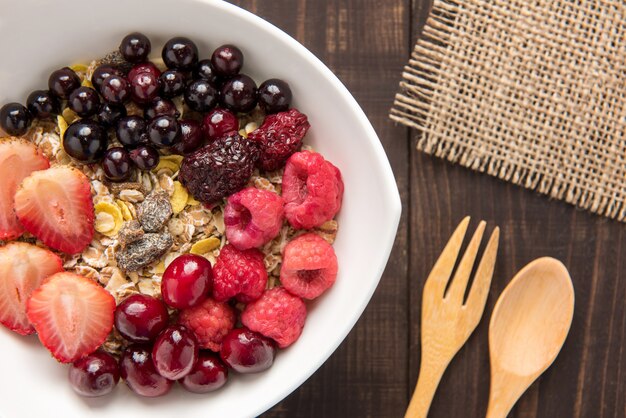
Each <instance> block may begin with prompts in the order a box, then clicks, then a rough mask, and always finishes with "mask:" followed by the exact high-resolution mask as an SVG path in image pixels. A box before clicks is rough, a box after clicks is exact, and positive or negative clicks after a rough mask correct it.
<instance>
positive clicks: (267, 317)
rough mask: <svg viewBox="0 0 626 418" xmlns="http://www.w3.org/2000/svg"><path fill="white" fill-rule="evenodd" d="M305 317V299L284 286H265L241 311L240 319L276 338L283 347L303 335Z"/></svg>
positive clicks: (249, 326) (264, 333)
mask: <svg viewBox="0 0 626 418" xmlns="http://www.w3.org/2000/svg"><path fill="white" fill-rule="evenodd" d="M305 319H306V306H305V305H304V302H303V301H302V299H300V298H299V297H297V296H294V295H292V294H291V293H289V292H287V290H285V288H284V287H282V286H278V287H275V288H273V289H270V290H266V291H265V293H263V296H261V298H260V299H259V300H257V301H256V302H252V303H250V304H248V306H246V309H244V311H243V312H242V314H241V322H242V323H243V324H244V325H245V326H246V327H248V328H250V329H251V330H252V331H256V332H258V333H261V334H263V335H265V336H266V337H269V338H271V339H273V340H274V341H276V343H278V346H279V347H281V348H285V347H287V346H290V345H291V344H293V343H294V342H295V341H296V340H297V339H298V338H299V337H300V334H301V333H302V328H303V327H304V321H305Z"/></svg>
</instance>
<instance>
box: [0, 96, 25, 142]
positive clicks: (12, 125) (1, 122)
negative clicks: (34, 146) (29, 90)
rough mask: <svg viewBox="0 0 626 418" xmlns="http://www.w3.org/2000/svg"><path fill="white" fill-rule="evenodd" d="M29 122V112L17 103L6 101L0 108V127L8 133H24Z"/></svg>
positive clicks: (17, 134) (18, 134)
mask: <svg viewBox="0 0 626 418" xmlns="http://www.w3.org/2000/svg"><path fill="white" fill-rule="evenodd" d="M31 122H32V116H31V114H30V112H29V111H28V109H26V108H25V107H24V106H22V105H21V104H19V103H7V104H5V105H4V106H2V108H0V127H1V128H2V130H3V131H4V132H6V133H8V134H9V135H16V136H21V135H24V134H25V133H26V131H28V128H29V127H30V123H31Z"/></svg>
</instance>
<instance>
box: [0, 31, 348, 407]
mask: <svg viewBox="0 0 626 418" xmlns="http://www.w3.org/2000/svg"><path fill="white" fill-rule="evenodd" d="M151 49H152V46H151V43H150V40H149V39H148V38H147V37H146V36H145V35H142V34H140V33H131V34H129V35H128V36H126V37H125V38H124V39H123V40H122V42H121V44H120V47H119V54H118V59H117V60H114V62H107V63H103V64H101V65H100V66H98V67H97V68H95V70H94V71H93V73H92V76H91V79H90V80H88V82H85V80H82V81H81V79H80V77H79V76H78V75H77V74H76V73H75V72H74V71H73V70H72V69H70V68H67V67H66V68H62V69H60V70H57V71H55V72H53V73H52V75H51V76H50V79H49V86H48V87H49V90H38V91H35V92H33V93H32V94H31V95H30V96H29V97H28V100H27V107H24V106H21V105H19V104H17V103H10V104H8V105H5V106H3V107H2V109H0V127H2V129H4V130H5V131H6V132H7V133H9V134H11V135H23V134H24V133H26V132H27V130H28V128H29V126H30V124H31V122H32V120H33V118H39V119H44V118H49V117H53V116H54V115H58V114H60V113H61V112H62V110H63V109H64V108H65V107H67V108H69V109H70V110H71V111H72V112H74V113H75V114H76V115H77V116H78V119H77V120H76V121H74V122H73V123H72V124H70V125H69V126H68V127H67V129H66V130H65V132H64V135H63V141H62V143H63V149H64V150H65V152H66V153H67V154H69V155H70V156H71V157H72V158H73V159H74V160H76V161H78V162H81V163H83V164H96V163H100V164H101V165H102V169H103V172H104V174H105V176H106V177H107V178H108V179H109V180H110V181H124V180H127V179H128V178H129V177H130V176H131V175H132V173H133V172H134V170H135V169H136V168H138V169H140V170H151V169H152V168H154V167H155V166H157V164H158V163H159V159H160V155H162V154H168V153H178V154H182V155H184V158H183V161H182V164H181V167H180V171H179V172H178V179H179V180H180V182H181V183H182V184H183V185H184V186H186V187H187V189H188V190H189V192H190V193H191V194H192V195H193V196H194V197H195V198H196V199H197V200H199V201H201V202H203V203H205V204H212V203H215V202H218V201H220V200H222V199H225V207H224V211H223V215H224V225H225V231H224V234H225V235H226V238H227V241H228V242H227V243H226V245H224V246H223V247H222V248H221V250H220V251H219V255H218V256H217V259H216V261H215V264H214V265H213V266H212V265H211V263H210V262H209V261H208V259H207V258H204V257H202V256H199V255H195V254H183V255H180V256H178V257H177V258H176V259H174V260H173V261H172V262H171V263H170V264H169V265H168V266H167V268H166V269H165V271H164V273H163V276H162V279H161V283H160V287H161V288H160V290H161V292H160V293H161V298H157V297H153V296H150V295H146V294H133V295H131V296H129V297H127V298H126V299H124V300H122V301H121V302H120V303H119V305H117V306H116V304H115V299H114V298H113V297H112V296H111V294H110V293H109V292H107V291H106V290H105V289H104V288H102V287H101V286H100V285H98V284H97V283H96V282H94V281H92V280H90V279H87V278H85V277H82V276H79V275H77V274H73V273H69V272H65V271H64V269H63V263H62V261H61V259H60V258H59V256H58V255H56V254H55V253H54V252H52V251H50V250H48V249H45V248H40V247H38V246H35V245H32V244H29V243H25V242H12V243H9V244H7V245H4V246H2V247H0V277H3V278H6V280H5V281H6V283H5V285H4V286H0V323H2V324H3V325H4V326H6V327H8V328H10V329H11V330H13V331H15V332H17V333H19V334H23V335H27V334H32V333H35V332H36V333H37V334H38V336H39V339H40V341H41V342H42V344H43V345H44V346H45V347H46V348H47V349H48V350H49V351H50V352H51V353H52V355H53V356H54V357H55V358H56V359H57V360H58V361H59V362H62V363H71V367H70V370H69V380H70V382H71V384H72V387H73V388H74V389H75V390H76V392H78V393H79V394H81V395H84V396H101V395H104V394H107V393H109V392H111V390H112V389H113V388H114V387H115V385H116V384H117V383H118V381H119V379H120V377H121V378H122V379H124V381H125V382H126V384H127V385H128V387H129V388H130V389H131V390H132V391H134V392H135V393H137V394H139V395H141V396H147V397H155V396H161V395H164V394H165V393H167V392H168V391H169V390H170V389H171V387H172V386H173V384H174V382H176V381H177V382H179V383H180V384H181V386H182V387H184V388H185V389H187V390H188V391H191V392H195V393H206V392H211V391H214V390H216V389H218V388H220V387H222V386H223V385H224V384H225V383H226V381H227V379H228V374H229V370H232V371H235V372H237V373H257V372H260V371H263V370H266V369H268V368H269V367H271V366H272V364H273V361H274V357H275V355H276V352H277V349H278V348H285V347H288V346H290V345H291V344H293V343H294V342H295V341H296V340H297V339H298V338H299V337H300V335H301V333H302V330H303V328H304V324H305V321H306V316H307V308H306V303H305V300H312V299H315V298H317V297H319V296H320V295H322V294H323V293H324V292H325V291H326V290H328V289H329V288H330V287H331V286H332V285H333V284H334V282H335V279H336V277H337V271H338V266H337V257H336V255H335V252H334V249H333V247H332V246H331V245H330V244H329V243H328V242H327V241H326V240H325V239H323V238H322V237H321V236H320V235H318V234H317V233H315V231H314V230H315V228H318V227H321V226H322V225H323V224H325V223H326V222H328V221H330V220H332V219H333V218H334V217H335V215H336V214H337V213H338V211H339V209H340V207H341V204H342V199H343V188H344V185H343V179H342V177H341V174H340V172H339V170H338V169H337V168H336V167H335V166H334V165H333V164H332V163H330V162H329V161H327V160H325V159H324V157H323V156H322V155H321V154H319V153H316V152H312V151H300V149H301V146H302V141H303V138H304V136H305V135H306V133H307V132H308V130H309V128H310V125H309V122H308V119H307V117H306V116H305V115H304V114H302V113H300V112H299V111H298V110H297V109H290V104H291V99H292V95H291V90H290V88H289V85H288V84H287V83H285V82H284V81H282V80H278V79H270V80H267V81H265V82H264V83H262V84H261V86H260V87H258V88H257V85H256V83H255V82H254V80H252V79H251V78H250V77H249V76H247V75H245V74H242V73H241V70H242V68H243V63H244V56H243V53H242V52H241V50H239V49H238V48H237V47H235V46H233V45H223V46H221V47H219V48H217V49H216V50H215V51H214V52H213V54H212V55H211V57H210V59H205V60H199V59H198V49H197V47H196V45H195V44H194V43H193V42H192V41H191V40H189V39H187V38H183V37H176V38H172V39H170V40H169V41H168V42H167V43H166V44H165V46H164V47H163V50H162V59H163V63H164V67H163V66H162V67H161V69H159V67H158V66H157V65H156V64H155V63H153V62H150V61H148V56H149V54H150V52H151ZM162 70H163V71H162ZM178 97H182V99H180V100H183V101H184V106H185V107H184V108H181V107H180V106H178V107H177V105H176V104H175V103H174V100H176V99H177V98H178ZM257 106H258V107H260V109H261V110H262V111H263V113H264V115H265V119H264V121H263V123H262V124H261V126H259V127H258V128H256V129H254V130H252V132H249V131H246V130H245V129H244V130H243V131H240V130H239V128H240V120H239V117H242V115H241V114H242V113H247V112H251V111H252V110H253V109H255V108H256V107H257ZM137 108H140V109H141V112H142V114H138V113H137V112H136V109H137ZM183 113H184V115H185V118H182V119H181V114H183ZM243 116H245V115H243ZM246 118H247V119H249V117H246ZM255 169H256V170H260V171H261V172H267V171H275V170H281V169H282V170H283V175H282V181H281V187H279V188H277V189H278V190H279V191H280V194H279V193H276V192H274V191H270V190H262V189H257V188H255V187H246V185H247V184H248V182H249V180H250V177H251V175H252V173H253V171H254V170H255ZM0 181H1V182H2V184H1V186H2V187H0V240H13V239H16V238H18V237H20V235H21V234H22V233H24V232H25V231H28V232H29V233H31V234H32V235H33V236H35V237H36V238H38V239H39V240H40V241H41V242H42V243H43V244H45V245H46V246H48V247H50V248H52V249H54V250H58V251H62V252H65V253H68V254H77V253H80V252H82V251H83V250H84V248H85V247H86V246H87V245H88V244H89V243H90V242H91V240H92V238H93V236H94V228H93V222H94V206H93V202H92V196H91V189H90V184H89V179H88V178H87V177H86V176H85V174H84V173H83V172H82V171H81V170H79V169H77V168H75V167H67V166H53V167H52V168H50V162H49V161H48V160H47V159H46V158H45V157H44V156H43V155H42V153H41V150H39V149H38V148H37V147H36V146H35V145H34V144H32V143H30V142H28V141H26V140H24V139H20V138H12V139H10V140H7V141H3V142H1V143H0ZM185 198H186V196H185ZM163 199H164V200H163ZM49 202H51V203H50V204H48V203H49ZM163 202H165V205H166V206H167V209H166V210H164V211H161V212H159V211H158V210H157V209H158V208H159V207H161V208H163V207H164V206H163V205H164V203H163ZM152 211H154V213H152ZM163 214H166V215H163ZM171 214H172V206H171V204H170V202H169V201H168V196H167V194H166V193H165V196H164V197H158V196H153V197H152V198H151V197H150V196H148V197H146V199H145V201H144V203H143V205H142V206H141V208H140V210H139V214H138V217H139V221H140V223H139V221H137V220H134V221H132V222H134V223H135V224H137V225H141V227H142V228H144V229H145V230H146V231H148V230H149V231H152V232H154V231H157V230H158V229H159V228H160V227H161V226H162V224H163V223H164V221H163V219H165V220H167V217H169V216H170V215H171ZM161 215H163V216H161ZM151 216H152V217H151ZM286 224H289V226H290V228H287V227H285V226H286ZM155 225H156V226H155ZM128 228H129V230H128V231H130V232H132V231H131V230H132V228H131V227H130V226H129V227H128ZM294 231H295V233H294ZM140 232H141V233H142V234H143V233H144V232H145V231H143V230H141V231H140ZM148 235H152V236H154V237H156V234H154V233H152V234H146V237H147V236H148ZM279 235H280V238H278V239H281V243H283V242H285V241H286V240H285V239H284V238H285V237H288V238H291V239H290V240H289V241H288V242H286V245H285V246H284V250H283V253H282V265H281V267H280V284H276V285H274V284H272V282H270V283H269V284H268V270H266V266H265V261H266V260H265V256H264V253H263V251H264V247H265V246H266V245H272V244H271V242H272V241H273V240H275V239H277V237H279ZM119 236H122V233H121V232H119V235H118V237H119ZM218 238H219V237H218ZM144 239H146V238H144ZM155 239H156V238H155ZM148 241H149V240H148ZM146 242H147V241H146ZM132 243H134V242H132ZM170 246H171V237H170V241H167V243H166V244H165V246H164V247H163V248H161V246H160V245H159V248H160V250H161V249H162V250H163V251H165V250H166V249H167V248H169V247H170ZM281 248H282V246H281ZM160 250H159V251H160ZM120 254H124V253H120V252H118V253H117V254H116V260H117V262H118V265H119V267H121V268H122V269H125V267H123V263H122V261H121V260H123V257H120ZM133 254H134V255H136V254H135V253H133ZM162 254H163V252H159V256H161V255H162ZM137 257H138V258H139V259H140V260H138V261H137V260H134V261H136V262H142V263H144V264H146V265H147V264H148V263H149V262H151V261H152V260H148V261H146V258H145V257H144V256H143V253H140V254H139V255H138V256H137ZM273 272H274V274H275V271H273ZM112 332H113V333H114V334H113V335H120V336H121V337H122V338H123V344H122V347H124V350H123V352H122V354H121V356H120V357H119V359H118V358H116V357H114V356H112V355H110V354H108V353H107V352H105V351H103V350H102V349H100V348H101V347H102V346H103V343H104V342H105V340H106V338H107V336H109V335H112V334H111V333H112ZM105 347H106V345H105Z"/></svg>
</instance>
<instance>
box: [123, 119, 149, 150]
mask: <svg viewBox="0 0 626 418" xmlns="http://www.w3.org/2000/svg"><path fill="white" fill-rule="evenodd" d="M145 132H146V121H145V120H143V118H140V117H139V116H136V115H131V116H126V117H123V118H121V119H120V120H118V122H117V126H116V127H115V133H116V134H117V140H118V141H120V142H121V143H122V145H124V146H125V147H127V148H134V147H136V146H138V145H139V144H141V143H142V142H143V135H144V134H145Z"/></svg>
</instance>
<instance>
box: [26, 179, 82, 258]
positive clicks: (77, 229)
mask: <svg viewBox="0 0 626 418" xmlns="http://www.w3.org/2000/svg"><path fill="white" fill-rule="evenodd" d="M15 213H16V214H17V217H18V218H19V220H20V222H21V224H22V225H24V228H26V230H27V231H28V232H30V233H31V234H33V235H35V236H36V237H37V238H39V239H40V240H41V241H43V243H44V244H46V245H47V246H48V247H51V248H54V249H55V250H59V251H63V252H64V253H68V254H76V253H80V252H81V251H83V250H84V249H85V247H87V245H88V244H89V243H90V242H91V239H92V238H93V234H94V229H93V220H94V213H93V202H92V201H91V188H90V186H89V179H87V177H86V176H85V175H84V174H83V173H82V172H80V171H79V170H77V169H75V168H71V167H53V168H50V169H48V170H44V171H36V172H34V173H33V174H31V175H30V176H28V177H26V178H25V179H24V181H23V182H22V184H21V185H20V187H19V188H18V190H17V192H16V193H15Z"/></svg>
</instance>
